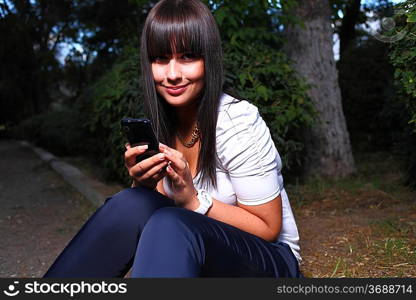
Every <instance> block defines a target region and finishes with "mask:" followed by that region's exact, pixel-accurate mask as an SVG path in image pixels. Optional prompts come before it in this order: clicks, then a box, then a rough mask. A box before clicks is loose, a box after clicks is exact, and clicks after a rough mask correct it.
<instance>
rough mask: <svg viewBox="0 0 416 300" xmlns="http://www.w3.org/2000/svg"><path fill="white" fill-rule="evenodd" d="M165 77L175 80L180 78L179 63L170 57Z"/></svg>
mask: <svg viewBox="0 0 416 300" xmlns="http://www.w3.org/2000/svg"><path fill="white" fill-rule="evenodd" d="M166 77H167V79H168V80H170V81H177V80H179V79H181V78H182V74H181V70H180V65H179V64H178V62H177V61H176V59H171V60H170V61H169V64H168V70H167V76H166Z"/></svg>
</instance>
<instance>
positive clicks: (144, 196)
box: [104, 187, 161, 215]
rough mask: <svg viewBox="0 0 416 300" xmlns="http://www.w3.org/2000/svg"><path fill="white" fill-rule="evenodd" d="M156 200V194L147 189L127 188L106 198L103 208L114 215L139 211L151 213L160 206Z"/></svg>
mask: <svg viewBox="0 0 416 300" xmlns="http://www.w3.org/2000/svg"><path fill="white" fill-rule="evenodd" d="M157 198H158V194H157V192H155V191H151V190H149V189H147V188H143V187H136V188H127V189H124V190H122V191H120V192H118V193H117V194H114V195H113V196H111V197H109V198H107V200H106V201H105V203H104V206H105V207H106V208H107V209H108V210H110V211H111V212H112V213H114V214H117V213H120V214H121V215H123V214H124V213H129V212H136V213H137V212H139V211H140V212H146V211H149V213H153V211H154V210H155V209H157V208H158V207H160V205H161V203H160V201H158V199H157Z"/></svg>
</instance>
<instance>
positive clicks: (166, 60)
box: [153, 56, 169, 63]
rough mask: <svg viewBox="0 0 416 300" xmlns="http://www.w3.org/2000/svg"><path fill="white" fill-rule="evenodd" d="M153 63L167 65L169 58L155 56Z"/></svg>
mask: <svg viewBox="0 0 416 300" xmlns="http://www.w3.org/2000/svg"><path fill="white" fill-rule="evenodd" d="M153 61H154V62H156V63H167V62H169V57H167V56H156V57H155V58H154V59H153Z"/></svg>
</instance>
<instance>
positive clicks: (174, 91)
mask: <svg viewBox="0 0 416 300" xmlns="http://www.w3.org/2000/svg"><path fill="white" fill-rule="evenodd" d="M187 87H188V85H180V86H165V89H166V92H167V93H168V94H169V95H171V96H179V95H182V94H183V93H184V92H185V91H186V89H187Z"/></svg>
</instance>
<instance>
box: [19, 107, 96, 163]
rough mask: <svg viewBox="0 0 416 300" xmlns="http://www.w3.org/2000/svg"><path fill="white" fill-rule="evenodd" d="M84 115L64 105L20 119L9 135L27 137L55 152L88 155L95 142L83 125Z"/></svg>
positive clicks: (57, 153) (58, 153)
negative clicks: (60, 108) (60, 107)
mask: <svg viewBox="0 0 416 300" xmlns="http://www.w3.org/2000/svg"><path fill="white" fill-rule="evenodd" d="M84 117H85V116H84V115H82V114H80V111H79V110H77V109H69V108H65V109H63V110H59V111H52V112H47V113H44V114H40V115H36V116H34V117H31V118H29V119H26V120H24V121H23V122H21V123H20V124H19V126H17V127H15V128H14V129H13V131H12V136H13V137H15V138H19V139H28V140H30V141H31V142H33V143H34V144H36V145H39V146H41V147H43V148H46V149H48V150H49V151H51V152H53V153H54V154H56V155H78V154H83V155H86V156H87V155H88V153H89V151H90V150H89V149H92V147H93V145H94V144H95V142H94V140H93V138H92V137H91V136H90V135H89V134H88V130H87V129H86V128H85V125H84Z"/></svg>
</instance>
